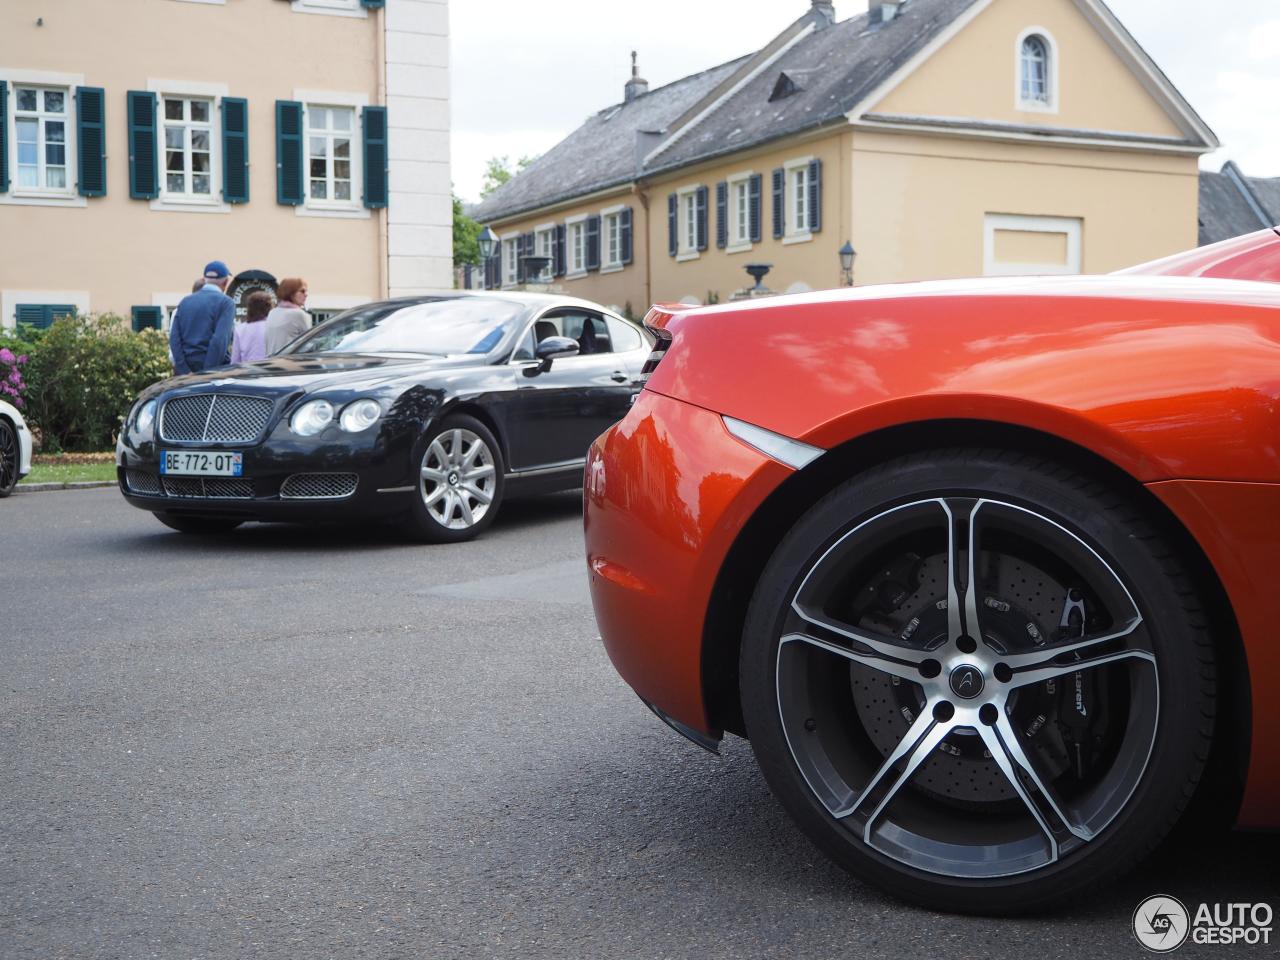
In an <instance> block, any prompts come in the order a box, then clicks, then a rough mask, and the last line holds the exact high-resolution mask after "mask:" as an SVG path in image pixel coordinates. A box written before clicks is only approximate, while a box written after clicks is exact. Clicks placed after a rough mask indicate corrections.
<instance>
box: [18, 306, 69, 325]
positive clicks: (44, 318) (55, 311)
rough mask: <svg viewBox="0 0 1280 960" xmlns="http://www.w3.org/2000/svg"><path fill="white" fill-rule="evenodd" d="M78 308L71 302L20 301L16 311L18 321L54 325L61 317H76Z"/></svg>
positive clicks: (27, 323) (28, 323)
mask: <svg viewBox="0 0 1280 960" xmlns="http://www.w3.org/2000/svg"><path fill="white" fill-rule="evenodd" d="M75 315H76V308H75V307H74V306H73V305H72V304H69V303H20V304H18V308H17V310H16V311H15V316H16V319H17V321H18V323H23V324H26V325H27V326H30V327H38V328H41V329H43V328H45V327H50V326H53V321H54V320H57V319H58V318H59V317H74V316H75Z"/></svg>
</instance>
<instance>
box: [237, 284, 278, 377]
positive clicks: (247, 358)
mask: <svg viewBox="0 0 1280 960" xmlns="http://www.w3.org/2000/svg"><path fill="white" fill-rule="evenodd" d="M246 308H247V310H248V313H247V315H246V316H245V318H244V323H238V324H236V336H235V341H234V342H233V343H232V344H231V362H232V363H252V362H253V361H254V360H265V359H266V358H267V325H266V324H265V323H263V322H262V321H263V320H265V319H267V314H268V313H270V312H271V294H269V293H266V292H265V291H262V290H256V291H254V292H253V293H251V294H249V299H248V301H247V304H246Z"/></svg>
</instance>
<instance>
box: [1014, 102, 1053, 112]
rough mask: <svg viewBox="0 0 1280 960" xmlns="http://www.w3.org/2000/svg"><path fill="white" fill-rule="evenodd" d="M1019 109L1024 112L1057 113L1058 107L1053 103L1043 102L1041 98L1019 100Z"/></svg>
mask: <svg viewBox="0 0 1280 960" xmlns="http://www.w3.org/2000/svg"><path fill="white" fill-rule="evenodd" d="M1018 109H1019V110H1020V111H1022V112H1023V113H1057V112H1058V108H1057V107H1056V106H1054V105H1053V104H1052V103H1041V102H1040V101H1039V100H1019V101H1018Z"/></svg>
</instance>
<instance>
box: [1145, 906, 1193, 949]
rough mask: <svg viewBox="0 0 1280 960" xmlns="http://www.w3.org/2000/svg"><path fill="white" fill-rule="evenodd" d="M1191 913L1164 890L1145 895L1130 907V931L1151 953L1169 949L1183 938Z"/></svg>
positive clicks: (1185, 934) (1176, 947) (1189, 925)
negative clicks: (1131, 908) (1131, 914)
mask: <svg viewBox="0 0 1280 960" xmlns="http://www.w3.org/2000/svg"><path fill="white" fill-rule="evenodd" d="M1190 928H1191V916H1190V914H1188V913H1187V908H1186V907H1184V906H1183V905H1182V903H1181V901H1179V900H1178V899H1177V898H1175V897H1170V896H1167V895H1165V894H1157V895H1156V896H1154V897H1147V899H1145V900H1143V901H1142V902H1141V903H1140V904H1138V909H1137V910H1135V911H1133V934H1134V936H1136V937H1137V938H1138V943H1140V944H1142V946H1144V947H1146V948H1147V949H1148V950H1150V951H1151V952H1152V953H1169V952H1170V951H1173V950H1177V949H1178V948H1179V947H1180V946H1182V945H1183V944H1184V943H1185V942H1186V940H1187V933H1188V932H1189V931H1190Z"/></svg>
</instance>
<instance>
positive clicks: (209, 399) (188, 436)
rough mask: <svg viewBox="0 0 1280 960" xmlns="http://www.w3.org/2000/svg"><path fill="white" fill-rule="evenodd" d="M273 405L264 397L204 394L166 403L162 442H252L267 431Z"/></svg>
mask: <svg viewBox="0 0 1280 960" xmlns="http://www.w3.org/2000/svg"><path fill="white" fill-rule="evenodd" d="M271 409H272V403H271V401H270V400H266V399H264V398H262V397H241V396H237V395H235V394H226V393H202V394H194V395H192V396H187V397H174V398H173V399H172V400H169V401H166V402H165V405H164V410H163V411H162V412H161V414H160V439H161V440H167V441H176V442H179V443H181V442H184V441H185V442H188V443H190V442H197V441H211V442H214V443H253V442H254V441H256V440H258V439H259V438H260V437H261V436H262V433H263V431H264V430H266V428H267V422H268V421H269V420H270V419H271Z"/></svg>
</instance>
